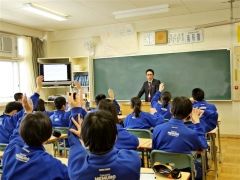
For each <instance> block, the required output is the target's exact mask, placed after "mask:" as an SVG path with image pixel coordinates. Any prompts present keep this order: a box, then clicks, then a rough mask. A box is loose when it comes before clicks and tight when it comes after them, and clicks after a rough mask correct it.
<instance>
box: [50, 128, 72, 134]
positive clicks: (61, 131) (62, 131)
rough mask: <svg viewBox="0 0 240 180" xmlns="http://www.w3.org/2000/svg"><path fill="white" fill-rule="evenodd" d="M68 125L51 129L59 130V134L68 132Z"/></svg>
mask: <svg viewBox="0 0 240 180" xmlns="http://www.w3.org/2000/svg"><path fill="white" fill-rule="evenodd" d="M68 129H69V128H68V127H53V130H57V131H59V132H60V133H61V134H67V133H68Z"/></svg>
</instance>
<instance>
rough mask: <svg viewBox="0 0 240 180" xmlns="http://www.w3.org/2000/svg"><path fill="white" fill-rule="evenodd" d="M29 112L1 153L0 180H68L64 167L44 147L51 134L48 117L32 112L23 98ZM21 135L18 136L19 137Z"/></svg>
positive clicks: (20, 121)
mask: <svg viewBox="0 0 240 180" xmlns="http://www.w3.org/2000/svg"><path fill="white" fill-rule="evenodd" d="M23 106H24V109H25V111H26V113H28V114H27V115H26V116H25V117H23V119H22V118H19V119H18V124H17V127H16V129H15V130H14V132H13V135H12V136H11V138H10V143H9V145H8V146H7V148H6V149H5V151H4V154H3V174H2V179H3V180H7V179H24V180H28V179H29V180H30V179H41V180H54V179H69V178H68V172H67V167H66V166H65V165H63V164H62V163H61V162H60V161H59V160H57V159H55V158H53V157H52V156H51V155H49V154H48V153H47V152H45V149H44V147H43V143H44V142H45V141H47V140H48V139H49V138H50V137H51V134H52V126H51V122H50V120H49V118H48V117H47V116H46V115H44V114H43V113H41V112H36V113H32V109H33V108H32V107H31V105H29V103H28V102H27V98H26V97H24V98H23ZM19 133H20V134H19Z"/></svg>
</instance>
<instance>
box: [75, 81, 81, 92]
mask: <svg viewBox="0 0 240 180" xmlns="http://www.w3.org/2000/svg"><path fill="white" fill-rule="evenodd" d="M73 84H74V86H76V88H77V90H79V91H80V90H82V86H81V84H80V82H78V81H73Z"/></svg>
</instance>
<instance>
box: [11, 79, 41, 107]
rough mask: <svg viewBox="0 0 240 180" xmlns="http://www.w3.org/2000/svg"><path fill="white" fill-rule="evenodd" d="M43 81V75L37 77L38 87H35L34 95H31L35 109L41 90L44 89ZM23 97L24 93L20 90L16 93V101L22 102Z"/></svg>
mask: <svg viewBox="0 0 240 180" xmlns="http://www.w3.org/2000/svg"><path fill="white" fill-rule="evenodd" d="M42 82H43V76H38V77H37V78H36V85H37V86H36V89H35V91H34V93H33V95H32V96H31V100H32V103H33V109H35V108H36V106H37V104H38V100H39V97H40V95H39V94H40V90H41V89H42ZM22 98H23V93H21V92H18V93H15V94H14V99H15V101H17V102H20V103H22Z"/></svg>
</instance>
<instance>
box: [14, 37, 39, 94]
mask: <svg viewBox="0 0 240 180" xmlns="http://www.w3.org/2000/svg"><path fill="white" fill-rule="evenodd" d="M18 47H19V54H20V56H21V57H22V59H23V60H22V61H21V62H20V66H19V72H20V77H19V80H20V91H21V92H22V93H26V94H27V96H30V95H31V94H32V93H33V91H34V86H35V80H34V76H33V65H32V42H31V38H30V37H25V36H23V37H21V38H20V39H19V46H18Z"/></svg>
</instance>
